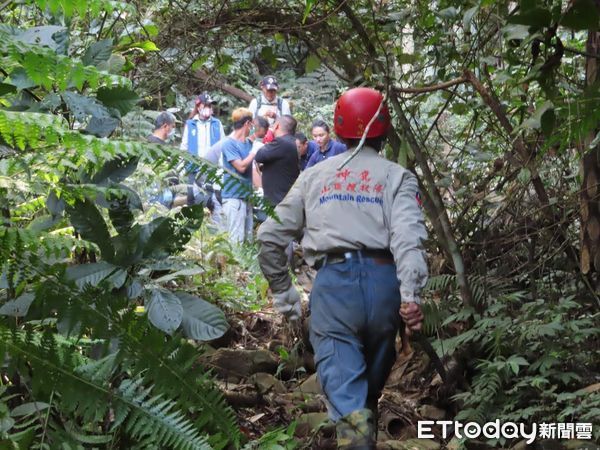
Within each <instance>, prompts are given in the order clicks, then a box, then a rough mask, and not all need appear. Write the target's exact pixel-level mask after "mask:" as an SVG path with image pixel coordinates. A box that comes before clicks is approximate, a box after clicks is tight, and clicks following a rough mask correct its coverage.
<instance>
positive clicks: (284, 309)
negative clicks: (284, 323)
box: [273, 286, 302, 321]
mask: <svg viewBox="0 0 600 450" xmlns="http://www.w3.org/2000/svg"><path fill="white" fill-rule="evenodd" d="M273 307H274V308H275V310H276V311H277V312H278V313H281V314H283V315H284V316H285V317H287V318H288V320H291V321H294V320H298V319H300V317H301V316H302V306H301V304H300V293H299V292H298V291H297V290H296V288H295V287H294V286H291V287H290V288H289V289H288V290H287V291H283V292H279V293H277V294H273Z"/></svg>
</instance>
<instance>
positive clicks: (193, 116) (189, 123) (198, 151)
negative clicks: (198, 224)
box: [179, 92, 225, 224]
mask: <svg viewBox="0 0 600 450" xmlns="http://www.w3.org/2000/svg"><path fill="white" fill-rule="evenodd" d="M215 103H216V102H215V101H214V100H213V99H212V98H211V96H210V95H209V94H208V92H203V93H202V94H200V95H199V96H198V97H197V98H196V101H195V104H194V109H192V112H191V113H190V116H189V119H188V120H186V122H185V127H184V129H183V135H182V137H181V145H180V147H179V148H181V150H185V151H188V152H189V153H191V154H192V155H194V156H197V157H199V158H205V159H206V155H207V153H208V150H209V149H210V148H211V147H212V146H213V145H214V144H216V143H217V142H219V141H220V140H221V139H223V138H224V137H225V132H224V130H223V124H222V123H221V121H220V120H219V119H217V118H216V117H214V116H213V105H214V104H215ZM186 170H187V171H188V172H189V175H188V178H189V179H188V182H189V184H190V185H193V184H197V185H198V186H200V187H201V188H203V189H204V190H206V192H207V193H208V194H209V195H210V196H211V201H210V203H209V206H210V207H209V209H210V211H211V214H212V217H213V220H214V221H215V222H216V223H217V224H218V223H219V222H220V219H219V217H220V215H221V209H222V208H221V203H220V202H219V200H218V197H219V196H218V195H217V194H218V193H217V192H215V188H216V187H215V186H213V185H211V184H209V183H206V182H205V180H203V179H197V175H198V168H197V167H194V166H193V165H189V166H188V167H186ZM188 204H194V197H193V195H192V192H191V191H189V192H188Z"/></svg>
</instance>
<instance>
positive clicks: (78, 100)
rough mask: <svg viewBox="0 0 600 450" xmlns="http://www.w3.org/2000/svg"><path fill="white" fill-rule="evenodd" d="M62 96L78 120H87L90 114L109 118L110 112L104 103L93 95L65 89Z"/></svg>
mask: <svg viewBox="0 0 600 450" xmlns="http://www.w3.org/2000/svg"><path fill="white" fill-rule="evenodd" d="M62 98H63V100H64V101H65V103H66V104H67V106H68V107H69V109H70V110H71V112H72V113H73V115H74V116H75V118H76V119H77V120H81V121H83V120H86V119H87V118H88V116H92V117H97V118H107V117H110V114H109V112H108V110H107V109H106V107H105V106H104V105H101V104H100V103H98V102H97V101H96V99H93V98H91V97H87V96H85V95H81V94H78V93H77V92H70V91H65V92H63V93H62Z"/></svg>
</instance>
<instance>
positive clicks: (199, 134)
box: [180, 92, 225, 158]
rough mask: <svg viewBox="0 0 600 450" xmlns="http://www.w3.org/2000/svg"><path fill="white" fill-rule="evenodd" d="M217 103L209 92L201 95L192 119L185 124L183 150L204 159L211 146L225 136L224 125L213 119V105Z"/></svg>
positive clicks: (191, 116) (196, 102) (197, 100)
mask: <svg viewBox="0 0 600 450" xmlns="http://www.w3.org/2000/svg"><path fill="white" fill-rule="evenodd" d="M214 103H216V102H215V101H213V99H212V98H211V97H210V95H209V94H208V92H203V93H202V94H200V95H199V96H198V97H197V98H196V101H195V105H194V109H192V112H191V113H190V118H189V119H188V120H187V121H186V122H185V127H184V129H183V136H182V139H181V146H180V148H181V150H187V151H188V152H190V153H191V154H192V155H195V156H199V157H200V158H204V156H205V155H206V152H207V151H208V149H209V148H210V147H211V145H213V144H216V143H217V142H218V141H220V140H221V138H222V137H223V136H225V132H224V131H223V124H222V123H221V121H220V120H219V119H217V118H216V117H213V109H212V105H213V104H214Z"/></svg>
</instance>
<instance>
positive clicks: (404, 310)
mask: <svg viewBox="0 0 600 450" xmlns="http://www.w3.org/2000/svg"><path fill="white" fill-rule="evenodd" d="M400 317H402V320H403V321H404V323H405V324H406V334H407V335H409V336H410V335H411V334H412V332H418V331H421V328H422V327H423V312H422V311H421V305H420V304H418V303H415V302H410V303H406V302H403V303H402V305H401V306H400Z"/></svg>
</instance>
